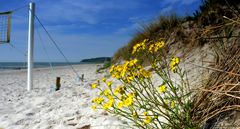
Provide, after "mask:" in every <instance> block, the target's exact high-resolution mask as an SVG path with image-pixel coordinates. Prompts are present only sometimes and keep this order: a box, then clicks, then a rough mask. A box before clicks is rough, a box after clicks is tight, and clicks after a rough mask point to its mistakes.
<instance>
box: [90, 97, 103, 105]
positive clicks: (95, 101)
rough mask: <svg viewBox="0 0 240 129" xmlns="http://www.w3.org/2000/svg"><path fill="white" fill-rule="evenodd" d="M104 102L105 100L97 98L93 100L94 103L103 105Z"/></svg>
mask: <svg viewBox="0 0 240 129" xmlns="http://www.w3.org/2000/svg"><path fill="white" fill-rule="evenodd" d="M103 101H104V99H103V98H95V99H93V100H92V102H93V103H97V104H101V103H102V102H103Z"/></svg>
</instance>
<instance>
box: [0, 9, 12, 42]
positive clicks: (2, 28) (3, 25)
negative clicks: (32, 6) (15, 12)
mask: <svg viewBox="0 0 240 129" xmlns="http://www.w3.org/2000/svg"><path fill="white" fill-rule="evenodd" d="M10 20H11V12H4V13H0V44H1V43H9V42H10Z"/></svg>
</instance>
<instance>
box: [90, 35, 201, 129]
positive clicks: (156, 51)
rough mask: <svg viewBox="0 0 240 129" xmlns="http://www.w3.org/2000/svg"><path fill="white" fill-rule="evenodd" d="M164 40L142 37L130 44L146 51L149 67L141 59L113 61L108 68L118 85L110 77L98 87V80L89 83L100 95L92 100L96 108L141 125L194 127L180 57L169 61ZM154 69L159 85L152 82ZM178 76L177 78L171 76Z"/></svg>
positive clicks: (147, 128)
mask: <svg viewBox="0 0 240 129" xmlns="http://www.w3.org/2000/svg"><path fill="white" fill-rule="evenodd" d="M164 44H165V42H164V41H162V40H159V41H152V40H148V39H145V40H143V41H142V42H141V43H138V44H136V45H135V46H133V51H132V52H131V54H132V55H134V56H136V57H137V56H142V55H145V56H146V57H147V59H148V61H149V62H150V65H151V68H150V69H146V68H144V67H142V62H143V61H142V60H138V59H132V60H129V61H125V62H124V63H122V64H118V65H114V66H112V67H111V68H110V70H109V72H110V74H111V75H112V77H113V78H115V79H117V80H119V81H120V82H121V84H120V85H117V87H116V86H115V85H114V83H113V81H111V80H107V79H106V78H103V79H102V83H104V84H105V85H106V86H104V87H99V83H98V82H99V81H98V82H97V83H93V84H92V88H93V89H98V90H99V96H98V97H97V98H94V99H93V100H92V102H93V106H92V108H93V109H94V110H95V109H104V110H106V111H107V112H109V113H111V114H114V115H118V116H121V117H123V118H126V119H128V120H130V121H131V122H133V124H134V126H136V127H138V128H142V129H152V128H159V127H161V128H164V129H165V128H176V129H183V128H185V129H192V128H197V125H194V124H193V122H192V121H191V116H190V111H191V107H192V102H191V99H190V95H191V92H190V91H189V89H188V83H187V81H186V78H185V72H184V71H183V70H182V69H181V68H180V67H179V66H178V65H179V63H180V59H179V58H178V57H172V58H171V59H170V61H168V58H167V55H166V52H165V51H164V49H163V48H164ZM153 72H155V73H156V75H157V77H158V78H157V79H158V80H159V84H160V85H156V83H154V82H153V76H152V73H153ZM173 75H174V76H177V77H178V80H179V81H178V82H176V81H174V80H173V78H172V76H173Z"/></svg>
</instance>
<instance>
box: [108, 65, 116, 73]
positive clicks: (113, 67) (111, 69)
mask: <svg viewBox="0 0 240 129" xmlns="http://www.w3.org/2000/svg"><path fill="white" fill-rule="evenodd" d="M114 69H115V66H114V65H113V66H112V67H111V68H110V70H109V72H110V73H112V72H113V71H114Z"/></svg>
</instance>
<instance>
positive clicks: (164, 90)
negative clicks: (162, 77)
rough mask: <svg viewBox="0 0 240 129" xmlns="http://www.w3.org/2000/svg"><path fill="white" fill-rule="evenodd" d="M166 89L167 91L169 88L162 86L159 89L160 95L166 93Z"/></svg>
mask: <svg viewBox="0 0 240 129" xmlns="http://www.w3.org/2000/svg"><path fill="white" fill-rule="evenodd" d="M166 89H167V87H166V86H165V85H161V86H160V87H159V92H160V93H164V92H166Z"/></svg>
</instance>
